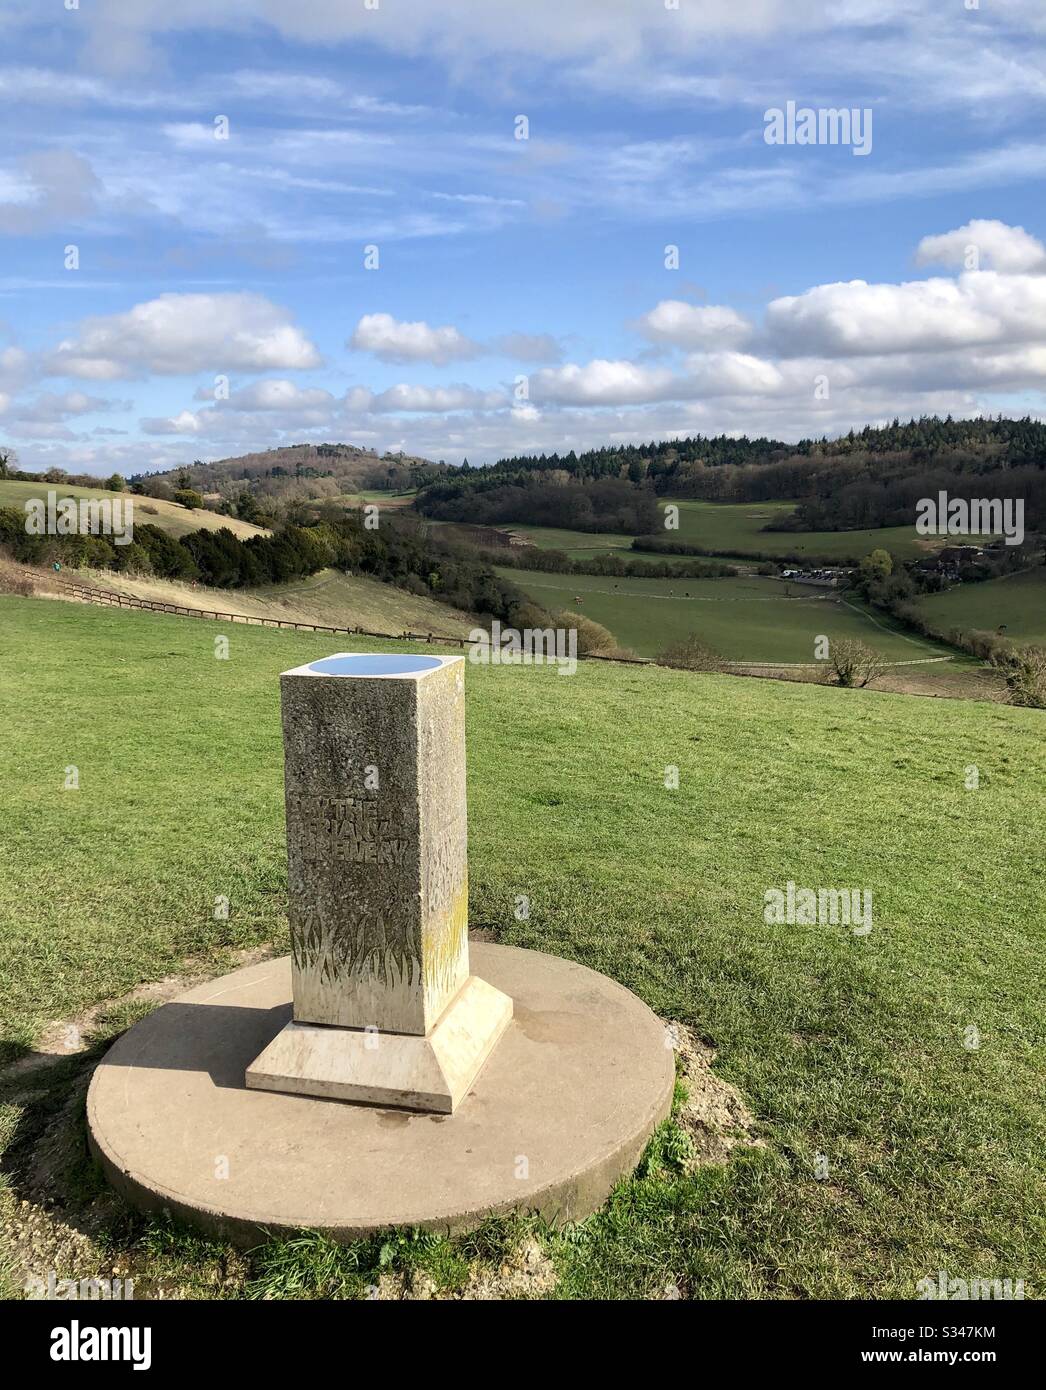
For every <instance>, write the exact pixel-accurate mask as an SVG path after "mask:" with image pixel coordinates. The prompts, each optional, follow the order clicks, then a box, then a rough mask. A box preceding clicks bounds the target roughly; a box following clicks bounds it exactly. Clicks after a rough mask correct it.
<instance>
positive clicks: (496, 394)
mask: <svg viewBox="0 0 1046 1390" xmlns="http://www.w3.org/2000/svg"><path fill="white" fill-rule="evenodd" d="M352 399H353V401H354V402H356V407H357V409H359V408H361V407H362V408H366V409H369V410H372V411H376V412H378V413H382V414H384V413H391V412H393V411H397V410H403V411H408V412H426V413H427V412H436V413H440V412H443V411H449V410H495V409H497V408H498V407H499V406H503V405H505V404H506V397H505V393H504V392H503V391H479V390H476V389H475V388H474V387H472V386H408V385H405V384H404V385H398V386H390V387H389V388H388V389H387V390H385V391H381V392H379V393H378V394H377V395H376V396H371V397H370V399H369V402H368V403H367V404H366V405H365V406H364V405H363V402H364V400H365V399H366V398H364V397H361V396H359V395H354V396H353V397H352Z"/></svg>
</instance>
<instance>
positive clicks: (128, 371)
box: [48, 293, 320, 381]
mask: <svg viewBox="0 0 1046 1390" xmlns="http://www.w3.org/2000/svg"><path fill="white" fill-rule="evenodd" d="M319 364H320V355H319V353H318V352H317V350H316V348H315V347H314V346H313V344H312V343H311V342H310V341H309V339H308V338H307V337H306V336H305V334H304V333H303V332H302V331H301V329H300V328H298V327H296V325H295V324H294V323H293V322H292V321H291V317H290V314H289V313H288V312H287V310H285V309H282V308H280V307H279V306H278V305H276V304H273V303H271V302H270V301H269V300H268V299H266V298H264V296H262V295H259V294H248V293H230V294H163V295H160V297H159V298H158V299H151V300H149V301H147V302H146V303H144V304H136V305H135V306H134V308H133V309H130V310H128V312H127V313H124V314H112V315H109V316H106V317H98V318H90V319H86V320H85V321H84V322H83V323H82V324H81V325H80V331H79V334H78V336H77V337H75V338H71V339H67V340H66V341H64V342H62V343H60V344H59V346H58V348H57V350H56V351H55V352H54V353H52V354H51V356H50V358H49V359H48V368H49V371H50V373H51V375H53V376H76V377H83V378H86V379H88V380H93V381H109V380H115V379H117V378H120V377H135V376H142V375H145V374H146V373H150V372H152V373H157V374H160V375H170V376H177V375H183V374H191V373H196V372H205V371H213V372H226V371H245V372H252V371H269V370H272V369H273V368H277V369H278V368H281V367H282V368H284V369H296V370H302V369H305V368H309V367H317V366H319Z"/></svg>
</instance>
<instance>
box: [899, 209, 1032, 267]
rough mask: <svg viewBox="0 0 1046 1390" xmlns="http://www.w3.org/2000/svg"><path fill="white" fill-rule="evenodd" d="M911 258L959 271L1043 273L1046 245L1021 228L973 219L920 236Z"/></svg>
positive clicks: (992, 220)
mask: <svg viewBox="0 0 1046 1390" xmlns="http://www.w3.org/2000/svg"><path fill="white" fill-rule="evenodd" d="M915 260H916V264H918V265H948V266H955V267H956V268H958V269H959V270H964V269H965V270H978V269H979V270H989V269H990V270H998V271H1001V272H1003V273H1004V274H1009V273H1017V274H1020V273H1022V272H1025V271H1034V272H1046V246H1043V244H1042V242H1041V241H1040V240H1039V239H1038V237H1034V236H1032V235H1031V234H1030V233H1029V232H1026V231H1025V230H1024V228H1023V227H1010V226H1007V224H1006V223H1005V222H999V221H996V220H995V219H985V218H975V219H974V220H973V221H972V222H967V223H966V225H965V226H964V227H956V229H955V230H954V231H952V232H942V233H941V235H940V236H924V237H923V239H922V241H920V243H919V249H918V251H917V252H916V254H915Z"/></svg>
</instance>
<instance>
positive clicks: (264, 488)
mask: <svg viewBox="0 0 1046 1390" xmlns="http://www.w3.org/2000/svg"><path fill="white" fill-rule="evenodd" d="M443 471H444V469H443V467H442V466H441V465H440V464H435V463H432V462H430V461H429V460H428V459H423V458H419V457H417V456H415V455H413V454H380V455H379V454H377V453H376V452H375V451H374V450H373V449H363V448H360V447H358V446H357V445H355V444H290V445H287V446H286V447H284V448H279V449H266V450H264V451H263V452H261V453H254V454H241V455H240V456H239V457H237V458H228V459H218V460H216V461H214V462H211V463H204V462H202V461H201V460H199V459H197V460H196V461H195V462H194V463H193V464H191V465H188V466H186V467H182V468H172V469H171V470H170V471H169V472H166V473H149V474H139V475H136V476H134V477H132V478H131V479H130V480H129V481H130V482H131V483H137V484H141V485H142V487H143V488H144V490H145V492H147V493H149V494H151V495H153V496H161V497H162V496H166V494H167V491H168V490H169V491H170V492H171V493H172V494H173V492H174V491H175V490H176V489H178V488H179V487H182V486H184V485H185V484H186V482H187V483H188V486H189V487H191V488H193V489H195V490H196V491H197V492H199V493H202V494H203V495H204V496H208V495H209V496H211V497H213V496H214V495H215V494H216V495H217V496H218V497H220V498H221V499H223V500H224V501H227V502H230V503H236V502H237V500H238V499H239V498H240V496H241V495H242V494H243V493H247V494H248V495H250V496H252V497H253V498H254V500H255V502H256V503H257V504H258V505H259V507H260V508H261V510H262V511H266V510H269V509H271V508H272V507H273V506H274V505H275V504H277V503H284V504H286V503H290V502H310V501H321V502H322V501H327V500H331V499H333V498H338V497H342V496H344V495H345V494H346V493H350V494H351V493H357V492H359V491H361V490H363V489H380V490H387V491H390V492H401V491H405V490H407V489H411V488H415V487H417V486H418V485H419V484H420V483H422V482H426V481H429V480H430V479H432V478H435V477H438V476H439V475H440V474H441V473H442V472H443Z"/></svg>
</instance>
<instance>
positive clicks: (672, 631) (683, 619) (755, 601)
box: [498, 569, 944, 661]
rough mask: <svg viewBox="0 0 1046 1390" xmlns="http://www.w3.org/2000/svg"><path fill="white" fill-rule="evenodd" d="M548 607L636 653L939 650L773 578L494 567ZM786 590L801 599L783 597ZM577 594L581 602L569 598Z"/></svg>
mask: <svg viewBox="0 0 1046 1390" xmlns="http://www.w3.org/2000/svg"><path fill="white" fill-rule="evenodd" d="M498 573H499V574H501V575H504V576H505V577H507V578H509V579H511V580H512V581H513V582H514V583H516V584H518V585H519V587H520V588H521V589H522V590H523V592H524V593H526V594H530V595H531V597H532V598H534V600H535V601H536V602H538V603H541V604H543V605H544V606H545V607H546V608H549V609H552V610H563V609H566V610H568V611H580V612H582V613H584V614H585V616H586V617H588V618H594V619H595V621H596V622H597V623H602V624H603V626H604V627H607V628H609V629H610V631H611V632H612V633H613V634H614V636H615V637H616V638H617V639H618V641H619V642H620V643H621V644H622V645H623V646H625V647H631V648H632V650H633V651H635V652H636V653H637V655H639V656H656V655H657V654H658V652H660V651H662V650H663V649H664V648H665V647H666V646H668V645H669V643H671V642H676V641H679V640H681V639H682V638H684V637H687V636H688V635H689V634H690V633H692V632H696V633H698V634H699V635H700V636H701V637H702V638H703V639H704V640H705V641H706V642H708V643H709V644H710V645H711V646H713V647H714V648H715V649H716V650H717V651H718V652H719V653H720V654H721V655H722V656H725V657H728V658H729V659H731V660H733V661H813V660H814V641H815V639H816V638H817V637H819V636H821V635H822V634H824V635H825V636H827V637H828V638H829V639H831V638H833V637H834V638H838V637H858V638H860V639H861V640H862V641H864V642H867V643H868V645H869V646H871V647H874V648H875V650H876V651H880V652H882V654H883V655H884V656H885V657H886V658H887V659H888V660H890V661H911V660H913V659H915V658H917V657H922V656H938V655H942V654H944V649H943V648H940V647H938V646H936V645H935V644H933V643H930V642H926V641H923V640H922V639H921V638H913V637H910V636H908V635H907V634H905V633H902V632H900V631H898V630H896V625H895V624H891V622H890V620H889V619H886V618H883V617H882V616H880V615H878V614H877V615H876V616H875V617H874V618H873V617H872V616H871V615H869V614H867V613H865V612H863V611H858V610H857V609H856V608H854V607H851V606H849V605H847V604H844V603H840V602H838V601H837V599H836V597H835V596H834V595H833V596H832V597H831V598H824V597H823V595H824V593H825V592H826V591H825V590H817V589H810V588H804V587H803V586H802V585H799V584H791V585H786V584H785V583H782V582H781V581H779V580H776V579H760V578H757V577H755V576H745V577H742V578H737V579H607V578H604V577H602V576H599V575H584V574H583V575H570V576H565V577H564V576H560V575H555V574H542V573H540V572H538V571H534V570H515V569H499V570H498ZM786 591H787V592H789V593H791V594H793V595H800V597H793V598H787V597H786ZM578 597H580V598H581V600H582V602H581V604H580V605H578V603H577V602H576V600H577V598H578Z"/></svg>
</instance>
